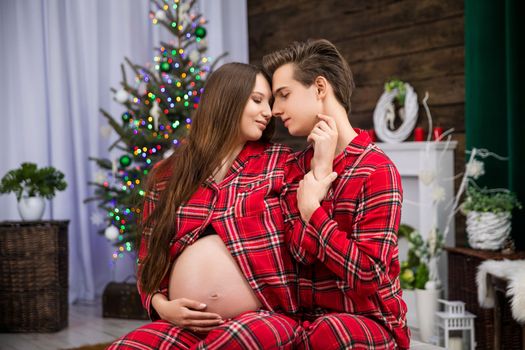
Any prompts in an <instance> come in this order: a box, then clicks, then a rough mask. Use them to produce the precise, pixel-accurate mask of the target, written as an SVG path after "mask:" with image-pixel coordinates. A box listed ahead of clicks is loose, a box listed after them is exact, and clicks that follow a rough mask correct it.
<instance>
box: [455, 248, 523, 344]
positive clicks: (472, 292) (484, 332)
mask: <svg viewBox="0 0 525 350" xmlns="http://www.w3.org/2000/svg"><path fill="white" fill-rule="evenodd" d="M446 250H447V251H448V299H449V300H461V301H464V302H465V308H466V310H467V311H470V312H472V313H473V314H474V315H476V316H477V317H476V320H475V321H474V328H475V336H476V343H477V344H476V349H478V350H484V349H487V350H489V349H493V347H494V346H493V345H494V309H484V308H482V307H481V306H480V305H479V303H478V294H477V293H478V289H477V285H476V273H477V271H478V266H479V265H480V264H481V263H482V262H483V261H485V260H502V259H509V260H514V259H525V252H517V253H514V254H510V255H505V254H501V253H499V252H493V251H487V250H475V249H470V248H461V247H456V248H446Z"/></svg>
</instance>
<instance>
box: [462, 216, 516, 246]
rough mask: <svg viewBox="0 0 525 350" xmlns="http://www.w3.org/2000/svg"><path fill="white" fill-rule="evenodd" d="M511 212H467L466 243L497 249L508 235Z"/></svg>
mask: <svg viewBox="0 0 525 350" xmlns="http://www.w3.org/2000/svg"><path fill="white" fill-rule="evenodd" d="M511 218H512V215H511V213H497V214H494V213H490V212H489V213H482V212H477V211H469V212H468V213H467V227H466V231H467V236H468V243H469V244H470V246H471V247H472V248H475V249H487V250H499V249H501V247H502V246H503V243H504V242H505V240H506V239H507V238H508V237H509V235H510V229H511Z"/></svg>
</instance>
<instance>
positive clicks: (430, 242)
mask: <svg viewBox="0 0 525 350" xmlns="http://www.w3.org/2000/svg"><path fill="white" fill-rule="evenodd" d="M400 226H401V227H400V231H399V232H398V235H402V236H404V237H406V239H407V240H408V256H407V260H406V261H403V262H401V272H400V276H399V279H400V282H401V288H403V290H404V291H407V290H414V292H415V294H414V297H415V307H416V315H417V323H418V329H419V332H420V337H421V339H423V340H424V341H426V342H428V341H430V340H431V337H432V336H433V332H434V318H433V317H432V316H430V317H429V315H434V313H435V312H436V311H437V306H438V299H439V295H440V293H441V289H440V287H441V285H440V283H439V278H438V271H437V262H438V258H439V256H440V255H441V252H442V251H443V243H444V240H443V236H442V235H441V234H440V233H439V231H438V230H437V229H433V230H432V231H431V232H430V233H429V236H428V238H427V239H426V240H425V239H423V237H422V236H421V234H420V233H419V231H417V230H415V229H413V228H410V227H409V226H407V225H400Z"/></svg>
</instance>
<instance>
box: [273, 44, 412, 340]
mask: <svg viewBox="0 0 525 350" xmlns="http://www.w3.org/2000/svg"><path fill="white" fill-rule="evenodd" d="M263 66H264V69H265V70H266V71H267V73H268V74H269V75H270V76H272V83H273V84H272V85H273V87H272V90H273V95H274V98H275V102H274V105H273V109H272V113H273V115H274V116H276V117H280V118H281V119H282V120H283V122H284V125H285V127H286V128H287V129H288V131H289V132H290V134H292V135H294V136H308V139H309V141H311V142H313V143H315V150H316V156H315V158H317V157H318V155H319V157H322V156H323V153H322V152H318V150H322V148H321V147H320V144H321V142H322V143H323V144H326V140H328V139H330V137H334V135H335V137H336V140H334V141H335V147H333V148H332V149H330V147H326V148H325V149H328V150H329V152H333V154H332V157H335V159H334V163H333V167H334V171H335V172H337V174H338V177H337V179H336V180H335V181H334V182H333V184H332V185H331V188H330V189H329V190H328V192H327V188H328V187H329V182H330V181H326V180H325V179H328V178H329V176H327V177H326V178H323V177H322V176H319V174H317V173H316V174H315V175H316V176H313V174H312V173H309V172H308V170H309V169H310V167H311V163H312V162H318V161H319V159H313V149H312V147H309V148H307V149H306V150H305V151H303V152H300V153H298V154H295V157H294V158H293V159H291V161H290V162H289V167H288V169H289V172H288V176H287V177H288V180H289V183H292V185H290V188H289V191H288V192H287V193H286V194H285V195H284V196H283V200H282V206H283V210H284V212H285V221H286V222H287V225H288V230H287V241H288V243H289V246H290V250H291V252H292V255H293V256H294V258H295V259H296V260H297V262H298V263H299V264H300V265H299V266H298V270H299V303H300V307H301V308H302V310H303V313H304V320H305V322H304V323H303V325H304V326H305V328H306V334H307V337H308V341H309V344H304V346H305V347H307V346H310V348H313V349H329V348H331V349H339V348H354V347H357V348H370V347H373V348H374V349H392V348H396V347H399V348H402V349H405V348H409V344H410V340H409V330H408V327H407V324H406V305H405V303H404V302H403V300H402V298H401V295H402V292H401V289H400V283H399V270H400V268H399V260H398V247H397V236H396V233H397V229H398V226H399V221H400V216H401V202H402V188H401V179H400V176H399V174H398V172H397V169H396V168H395V166H394V164H393V163H392V161H391V160H390V159H389V158H388V157H387V156H386V155H385V154H384V153H383V152H382V151H381V150H380V149H379V148H378V147H377V146H375V145H374V144H373V143H372V142H371V140H370V138H369V137H368V134H367V133H366V132H363V131H361V130H357V129H354V128H353V127H352V125H351V124H350V121H349V113H350V96H351V94H352V90H353V87H354V83H353V78H352V73H351V71H350V68H349V66H348V64H347V63H346V61H345V60H344V58H343V57H342V56H341V54H340V53H339V52H338V51H337V49H336V48H335V46H334V45H333V44H331V43H330V42H329V41H327V40H315V41H308V42H304V43H293V44H292V45H290V46H289V47H287V48H285V49H283V50H280V51H277V52H274V53H271V54H269V55H266V56H265V57H264V58H263ZM319 114H324V115H329V116H330V117H331V118H327V117H325V116H319ZM334 149H335V150H334ZM329 171H330V169H327V170H326V172H325V175H328V174H329ZM303 177H304V179H303ZM301 179H303V180H302V181H300V182H299V180H301ZM317 179H321V180H319V181H318V180H317Z"/></svg>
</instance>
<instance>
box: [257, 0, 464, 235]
mask: <svg viewBox="0 0 525 350" xmlns="http://www.w3.org/2000/svg"><path fill="white" fill-rule="evenodd" d="M463 14H464V4H463V0H322V1H320V0H279V1H261V0H248V30H249V45H250V48H249V49H250V61H251V63H255V64H259V63H260V62H261V59H262V57H263V56H264V55H265V54H266V53H268V52H271V51H273V50H276V49H279V48H282V47H285V46H286V45H288V44H289V43H290V42H292V41H294V40H306V39H308V38H326V39H328V40H330V41H332V42H333V43H334V44H335V45H336V46H337V47H338V49H339V50H340V51H341V53H342V54H343V56H344V57H345V58H346V59H347V60H348V62H349V64H350V67H351V69H352V72H353V73H354V79H355V83H356V89H355V91H354V95H353V96H352V113H351V116H350V121H351V123H352V125H353V126H355V127H359V128H364V129H369V128H372V127H373V121H372V115H373V111H374V107H375V105H376V103H377V100H378V99H379V97H380V96H381V94H382V92H383V84H384V82H385V81H387V80H389V79H391V78H398V79H401V80H404V81H407V82H409V83H410V84H411V85H412V86H413V87H414V88H415V90H416V92H417V94H418V96H419V100H420V101H421V99H422V98H423V96H424V94H425V91H428V92H429V93H430V99H429V101H428V104H429V106H430V110H431V113H432V116H433V120H434V123H435V124H438V125H439V126H442V127H443V128H444V129H445V130H446V129H448V128H454V129H455V133H454V137H453V139H455V140H457V141H458V142H459V145H458V149H457V151H456V174H457V173H459V172H462V171H463V168H464V158H465V157H464V154H465V117H464V109H465V83H464V74H465V69H464V26H463V25H464V16H463ZM418 126H421V127H423V128H425V130H426V129H427V122H426V116H425V114H424V110H423V107H422V106H421V105H420V113H419V120H418ZM410 140H411V138H410ZM275 141H276V142H283V143H287V144H289V145H291V146H292V147H294V148H300V147H302V146H304V144H303V143H301V142H300V141H299V140H298V139H294V138H292V137H290V136H289V135H288V134H287V132H286V130H285V129H284V128H283V127H282V125H281V123H278V127H277V133H276V137H275ZM456 188H457V186H456ZM458 219H459V220H458V221H461V220H462V217H461V216H460V215H458ZM464 237H465V235H464V225H463V224H462V223H461V222H459V223H458V225H457V233H456V240H457V241H458V244H459V245H463V244H464V243H465V238H464Z"/></svg>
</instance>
